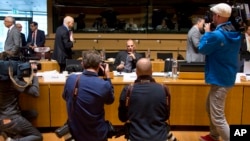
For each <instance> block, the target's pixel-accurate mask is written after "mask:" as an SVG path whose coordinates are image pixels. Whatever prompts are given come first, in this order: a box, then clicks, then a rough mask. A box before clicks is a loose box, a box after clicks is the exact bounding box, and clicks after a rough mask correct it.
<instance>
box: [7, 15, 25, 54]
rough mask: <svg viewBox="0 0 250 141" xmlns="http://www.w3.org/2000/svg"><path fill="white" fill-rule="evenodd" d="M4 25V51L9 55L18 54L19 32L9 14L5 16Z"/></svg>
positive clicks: (20, 44) (19, 44)
mask: <svg viewBox="0 0 250 141" xmlns="http://www.w3.org/2000/svg"><path fill="white" fill-rule="evenodd" d="M4 25H5V27H7V28H8V32H7V36H6V40H5V44H4V51H5V52H6V53H7V54H8V55H10V56H18V55H19V48H20V47H21V46H22V43H21V35H20V32H19V30H18V29H17V28H16V26H15V19H14V18H13V17H11V16H7V17H5V18H4Z"/></svg>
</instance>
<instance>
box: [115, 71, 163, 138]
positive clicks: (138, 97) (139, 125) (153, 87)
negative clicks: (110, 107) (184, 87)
mask: <svg viewBox="0 0 250 141" xmlns="http://www.w3.org/2000/svg"><path fill="white" fill-rule="evenodd" d="M141 81H143V82H148V83H141ZM127 89H128V86H126V87H124V89H123V90H122V93H121V95H120V105H119V113H118V114H119V119H120V121H122V122H126V121H127V120H129V123H130V126H129V139H130V141H166V140H167V133H168V130H167V125H166V120H167V119H168V115H167V108H166V93H165V90H164V88H163V86H162V85H161V84H158V83H156V82H155V80H154V79H153V78H152V77H151V76H140V77H138V78H137V80H135V83H134V85H133V88H132V91H131V94H130V100H129V106H128V109H127V107H126V105H125V101H126V92H127Z"/></svg>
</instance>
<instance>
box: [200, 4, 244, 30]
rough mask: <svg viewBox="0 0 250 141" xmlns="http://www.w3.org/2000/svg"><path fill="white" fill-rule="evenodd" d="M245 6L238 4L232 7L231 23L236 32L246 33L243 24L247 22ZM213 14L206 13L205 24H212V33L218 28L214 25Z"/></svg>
mask: <svg viewBox="0 0 250 141" xmlns="http://www.w3.org/2000/svg"><path fill="white" fill-rule="evenodd" d="M244 8H245V7H244V4H241V3H236V4H233V5H232V12H231V16H230V17H229V21H231V23H232V25H233V26H234V28H235V30H236V31H240V32H242V31H244V25H243V23H244V22H245V21H247V19H246V14H245V12H244V11H245V10H244ZM212 17H213V13H212V12H211V11H206V12H205V15H204V19H205V23H211V26H210V28H211V31H213V30H214V29H215V28H216V27H215V25H214V24H213V18H212Z"/></svg>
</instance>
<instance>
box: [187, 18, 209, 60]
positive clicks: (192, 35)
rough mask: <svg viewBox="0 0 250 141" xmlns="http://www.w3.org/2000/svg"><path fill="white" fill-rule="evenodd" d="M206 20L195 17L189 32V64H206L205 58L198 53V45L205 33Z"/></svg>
mask: <svg viewBox="0 0 250 141" xmlns="http://www.w3.org/2000/svg"><path fill="white" fill-rule="evenodd" d="M204 23H205V19H203V18H200V17H195V18H194V19H193V24H194V25H193V27H192V28H191V29H190V30H189V31H188V37H187V49H186V50H187V52H186V60H187V62H204V61H205V56H204V55H203V54H200V53H199V52H198V45H199V42H200V38H201V35H202V32H204Z"/></svg>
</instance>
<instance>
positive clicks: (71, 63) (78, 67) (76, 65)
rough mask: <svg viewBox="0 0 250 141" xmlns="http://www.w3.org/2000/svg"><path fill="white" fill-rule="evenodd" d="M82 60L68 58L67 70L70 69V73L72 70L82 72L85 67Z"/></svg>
mask: <svg viewBox="0 0 250 141" xmlns="http://www.w3.org/2000/svg"><path fill="white" fill-rule="evenodd" d="M81 62H82V61H81V60H76V59H66V68H65V70H66V71H68V72H69V73H71V72H82V71H83V67H82V64H81Z"/></svg>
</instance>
